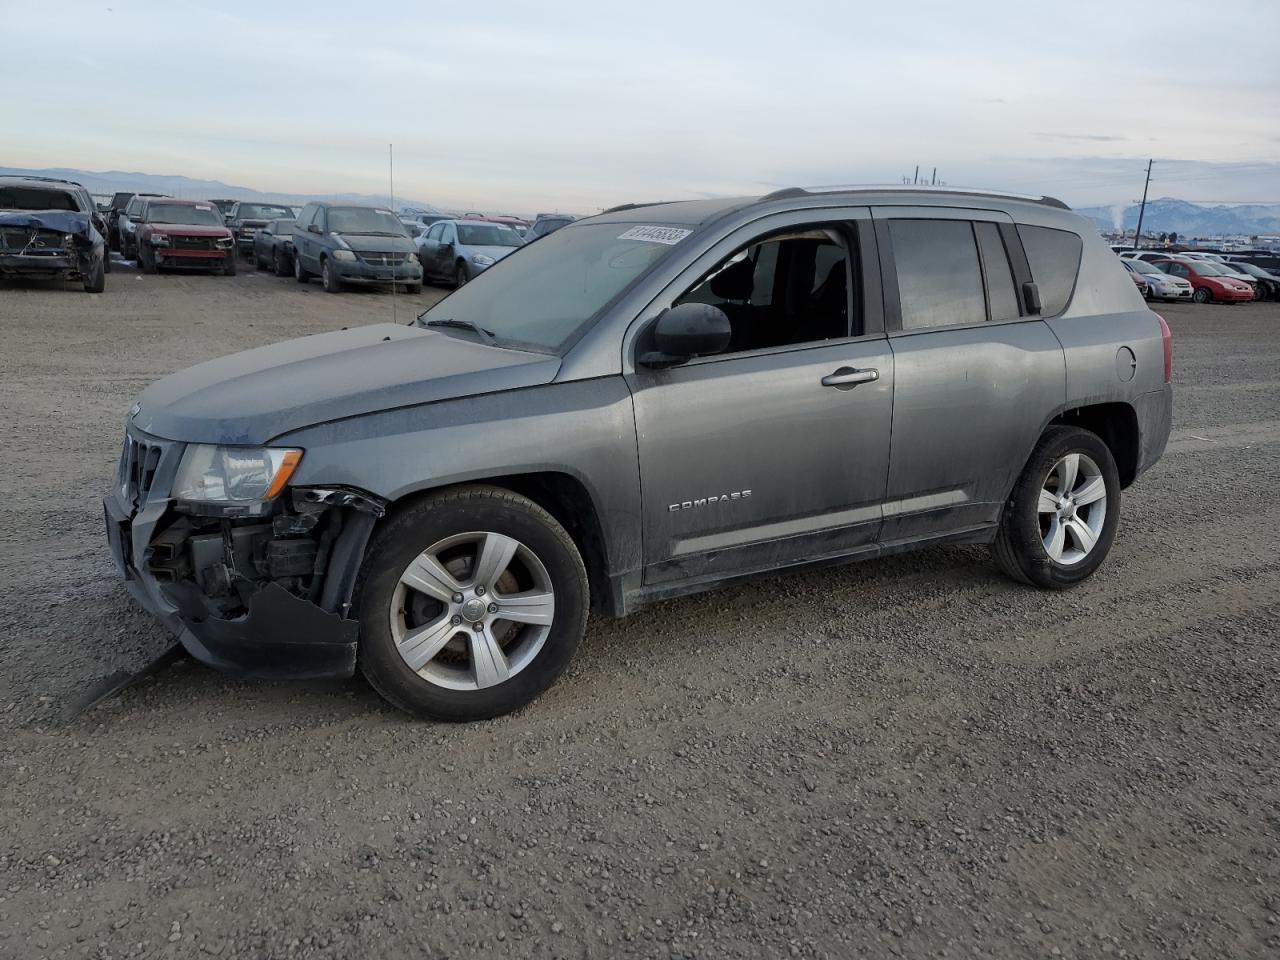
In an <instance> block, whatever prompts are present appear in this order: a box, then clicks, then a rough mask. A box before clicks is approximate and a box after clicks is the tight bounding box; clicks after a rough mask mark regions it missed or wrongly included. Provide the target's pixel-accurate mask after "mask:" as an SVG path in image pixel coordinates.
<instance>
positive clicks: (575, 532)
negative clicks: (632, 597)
mask: <svg viewBox="0 0 1280 960" xmlns="http://www.w3.org/2000/svg"><path fill="white" fill-rule="evenodd" d="M473 486H485V487H498V488H500V489H503V490H510V491H511V492H512V493H518V494H520V495H521V496H522V497H527V498H528V499H530V500H532V501H533V502H534V503H536V504H537V505H538V506H540V507H542V509H544V510H546V511H547V512H548V513H549V514H551V516H552V517H554V518H555V520H556V522H557V523H559V524H560V525H561V526H562V527H564V528H565V530H566V531H567V532H568V534H569V536H570V537H571V538H572V540H573V542H574V544H575V546H577V548H578V552H579V553H580V554H581V555H582V562H583V565H584V566H585V567H586V569H587V583H588V585H589V586H590V589H591V609H592V610H593V611H595V612H599V613H603V614H606V615H608V616H620V615H621V612H622V608H621V602H620V599H619V598H617V597H615V595H614V591H613V590H612V589H611V588H610V583H611V579H610V576H609V550H608V543H607V541H606V539H605V534H604V526H603V524H602V523H601V522H600V512H599V510H598V509H597V507H596V503H595V500H594V498H593V497H592V495H591V492H590V491H589V490H588V489H587V486H586V484H584V483H583V482H582V480H580V479H579V478H578V477H576V476H574V475H573V474H571V473H567V472H563V471H558V470H540V471H533V472H528V473H509V474H498V475H494V476H481V477H472V478H469V479H467V480H465V481H459V482H451V483H442V484H440V485H438V486H430V487H423V488H419V489H416V490H414V491H413V492H411V493H407V494H405V495H404V496H402V497H400V498H399V499H397V500H395V501H393V502H392V503H391V504H390V506H389V508H388V510H387V514H386V516H385V517H383V518H382V520H381V521H380V523H385V522H386V521H387V519H388V518H389V517H392V516H395V515H396V514H397V513H399V512H400V511H402V510H405V509H407V508H408V507H410V506H412V505H413V504H414V503H416V502H418V501H419V500H422V499H423V498H425V497H427V496H430V495H432V494H437V493H441V492H443V491H446V490H452V489H457V488H459V487H473Z"/></svg>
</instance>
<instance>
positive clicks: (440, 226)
mask: <svg viewBox="0 0 1280 960" xmlns="http://www.w3.org/2000/svg"><path fill="white" fill-rule="evenodd" d="M162 201H163V203H165V204H168V203H171V202H172V203H182V204H184V205H185V210H186V211H187V212H188V216H189V217H194V218H195V220H197V221H198V222H195V223H189V224H184V225H179V224H170V223H166V224H165V230H164V231H157V230H155V229H152V230H149V231H148V232H147V234H146V236H147V237H149V238H150V237H167V236H176V235H177V234H176V233H175V232H174V231H173V229H171V228H173V227H176V226H186V227H199V228H200V230H201V231H203V230H205V229H208V228H212V227H213V226H215V224H214V223H213V222H212V221H213V219H214V218H216V219H217V220H218V222H219V223H220V224H221V225H222V226H223V227H224V231H218V232H217V235H216V236H213V235H212V234H209V235H208V236H206V235H205V234H204V233H203V232H200V231H197V232H195V233H191V236H192V237H194V236H197V235H198V236H200V237H203V238H204V239H205V240H209V241H211V242H212V243H213V246H212V247H210V248H209V249H202V250H200V251H199V252H200V254H201V256H200V257H196V256H189V255H187V245H186V243H187V239H188V238H187V237H184V238H183V240H182V248H181V249H182V252H181V253H178V252H176V251H177V249H178V248H176V247H173V246H170V247H168V248H165V247H164V246H163V243H157V242H153V241H151V240H148V241H147V242H145V243H144V242H141V241H140V239H139V228H140V226H141V225H142V224H145V223H147V222H148V211H149V210H152V208H154V207H156V205H157V204H158V203H160V202H162ZM211 212H212V214H213V217H212V218H211V217H210V216H209V214H210V213H211ZM103 214H104V220H103V236H104V237H105V238H106V240H107V243H108V244H109V245H110V246H111V247H113V248H114V249H118V250H119V251H120V253H121V256H123V257H124V259H126V260H136V261H137V262H138V265H139V267H140V268H141V269H143V270H146V271H148V272H151V271H155V270H159V269H162V268H166V267H172V266H184V267H185V266H197V265H198V266H206V267H210V268H214V269H218V270H220V271H222V272H224V273H234V272H235V264H234V255H233V256H232V257H231V258H230V260H228V258H227V257H226V250H227V249H228V248H229V249H231V250H232V251H233V253H234V252H235V251H238V252H239V253H240V254H242V255H243V256H244V257H245V258H246V259H248V260H250V261H252V262H253V264H254V266H255V267H256V268H257V269H259V270H270V271H272V272H273V273H275V274H276V276H289V275H290V274H292V275H293V276H294V277H295V278H296V279H297V280H298V281H299V282H300V283H306V282H307V281H309V280H311V279H312V278H319V279H320V281H321V283H322V284H323V286H324V288H325V289H326V290H328V291H329V292H331V293H337V292H339V291H340V290H342V289H343V287H345V286H355V285H368V284H375V285H388V284H393V283H394V284H397V285H401V286H404V287H405V288H406V289H408V290H409V291H411V292H416V291H417V290H418V289H420V288H421V285H422V283H423V282H424V281H425V282H444V283H450V284H454V285H458V286H460V285H462V284H464V283H466V282H467V281H468V280H470V279H472V278H473V277H475V276H476V275H478V274H480V273H482V272H483V271H484V270H486V269H487V268H488V267H490V266H492V265H493V264H494V263H496V262H497V261H498V260H501V259H502V258H503V257H505V256H506V255H507V254H509V253H510V252H511V251H512V250H515V249H516V248H518V247H520V246H522V245H524V244H525V243H531V242H533V241H534V240H536V239H538V238H540V237H544V236H546V235H547V234H549V233H552V232H554V231H555V230H558V229H559V228H561V227H563V226H565V225H567V224H569V223H572V222H573V220H574V218H573V217H571V216H569V215H567V214H549V213H542V214H538V216H537V217H536V218H535V219H534V221H533V222H532V223H530V222H529V221H527V220H523V219H521V218H519V217H510V216H487V215H485V214H481V213H469V214H465V215H464V216H462V217H458V218H453V217H450V216H448V215H446V214H442V213H434V212H425V211H420V210H404V211H402V212H401V214H400V215H398V216H397V215H395V214H393V213H392V212H391V211H390V210H388V209H385V208H382V207H376V206H368V205H362V204H340V203H327V202H326V203H321V202H315V203H309V204H307V205H306V206H304V207H303V208H302V210H301V212H295V210H294V209H293V208H292V207H290V206H288V205H287V204H274V203H259V202H251V201H236V200H230V199H222V200H209V201H199V202H197V201H177V200H174V199H173V198H168V197H163V196H161V195H158V194H149V193H128V192H120V193H116V194H115V195H114V196H113V197H112V198H111V200H110V201H109V202H108V204H107V205H106V206H105V207H104V208H103ZM165 215H166V216H172V215H173V211H171V210H169V209H168V208H165Z"/></svg>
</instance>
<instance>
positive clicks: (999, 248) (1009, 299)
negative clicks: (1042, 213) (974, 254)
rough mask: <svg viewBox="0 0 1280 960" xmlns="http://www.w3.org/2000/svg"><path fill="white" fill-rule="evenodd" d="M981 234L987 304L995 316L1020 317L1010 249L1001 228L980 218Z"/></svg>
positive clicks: (978, 228) (976, 226) (976, 230)
mask: <svg viewBox="0 0 1280 960" xmlns="http://www.w3.org/2000/svg"><path fill="white" fill-rule="evenodd" d="M973 230H974V233H976V234H977V236H978V249H979V251H981V253H982V269H983V273H984V275H985V276H986V278H987V304H988V306H989V307H990V308H991V319H992V320H1016V319H1018V316H1019V312H1018V296H1017V294H1016V293H1014V291H1013V269H1012V268H1011V267H1010V266H1009V252H1008V251H1007V250H1005V248H1004V240H1003V239H1001V237H1000V228H999V227H997V226H996V225H995V224H994V223H984V222H979V223H975V224H974V225H973Z"/></svg>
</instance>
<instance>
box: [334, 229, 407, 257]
mask: <svg viewBox="0 0 1280 960" xmlns="http://www.w3.org/2000/svg"><path fill="white" fill-rule="evenodd" d="M338 236H340V237H342V239H343V240H345V241H346V242H347V246H348V247H350V248H351V249H352V250H354V251H356V253H364V252H365V251H369V252H384V251H388V250H389V251H391V252H393V253H414V252H416V251H417V249H418V248H417V247H415V246H414V245H413V241H412V240H410V239H409V238H408V237H381V236H377V237H375V236H370V235H368V234H364V233H340V234H338Z"/></svg>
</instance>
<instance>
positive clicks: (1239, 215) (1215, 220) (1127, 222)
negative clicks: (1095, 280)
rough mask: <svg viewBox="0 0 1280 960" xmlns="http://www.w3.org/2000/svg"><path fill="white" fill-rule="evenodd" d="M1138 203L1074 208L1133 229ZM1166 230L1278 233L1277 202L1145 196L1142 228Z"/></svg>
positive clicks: (1104, 225) (1110, 225) (1111, 226)
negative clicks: (1194, 200) (1222, 202)
mask: <svg viewBox="0 0 1280 960" xmlns="http://www.w3.org/2000/svg"><path fill="white" fill-rule="evenodd" d="M1138 209H1139V205H1138V204H1136V203H1135V204H1132V205H1130V206H1123V205H1120V204H1117V205H1116V206H1114V207H1077V208H1075V212H1076V213H1078V214H1080V215H1081V216H1085V217H1092V218H1093V220H1094V221H1095V222H1096V223H1097V224H1098V228H1099V229H1101V230H1105V231H1110V230H1115V229H1119V228H1122V229H1125V230H1134V229H1136V228H1137V226H1138ZM1148 231H1151V232H1155V233H1168V232H1169V231H1173V232H1175V233H1177V234H1178V235H1179V236H1184V237H1188V238H1190V237H1215V236H1253V235H1256V234H1269V235H1273V236H1274V235H1276V234H1280V204H1263V203H1242V204H1237V205H1234V206H1233V205H1221V206H1209V205H1206V204H1200V203H1189V202H1188V201H1186V200H1176V199H1174V198H1173V197H1163V198H1161V199H1159V200H1148V201H1147V211H1146V214H1145V215H1144V216H1143V218H1142V232H1143V233H1147V232H1148Z"/></svg>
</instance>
